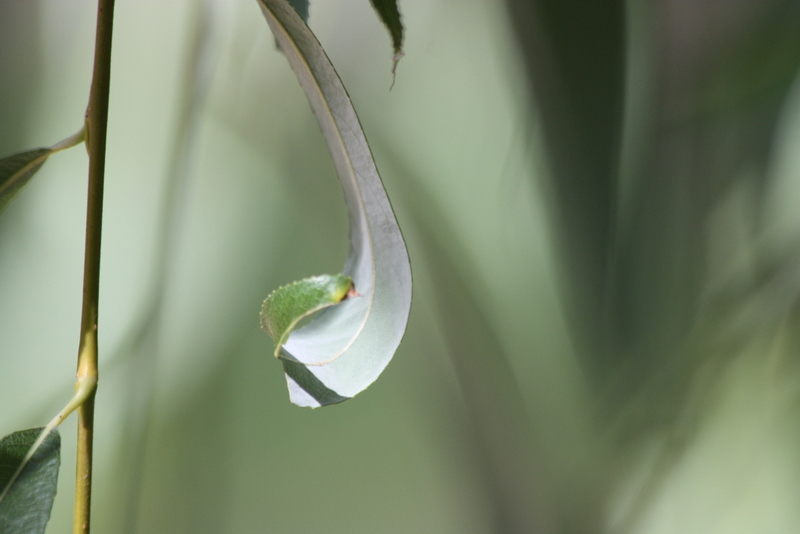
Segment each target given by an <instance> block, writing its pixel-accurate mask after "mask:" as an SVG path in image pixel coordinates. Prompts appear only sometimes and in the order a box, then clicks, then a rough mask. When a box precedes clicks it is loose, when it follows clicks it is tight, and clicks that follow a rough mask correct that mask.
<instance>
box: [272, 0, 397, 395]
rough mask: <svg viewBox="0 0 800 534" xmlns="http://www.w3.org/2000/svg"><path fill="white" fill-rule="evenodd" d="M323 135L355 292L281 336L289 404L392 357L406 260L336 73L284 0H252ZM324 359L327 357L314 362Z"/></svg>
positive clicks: (375, 369) (350, 380)
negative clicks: (342, 209)
mask: <svg viewBox="0 0 800 534" xmlns="http://www.w3.org/2000/svg"><path fill="white" fill-rule="evenodd" d="M258 1H259V5H260V6H261V8H262V11H263V13H264V16H265V17H266V19H267V22H268V23H269V26H270V28H271V29H272V32H273V34H274V35H275V39H276V40H277V41H278V43H279V45H280V48H281V50H282V51H283V52H284V54H285V55H286V57H287V59H288V60H289V63H290V65H291V66H292V69H293V70H294V72H295V75H296V76H297V78H298V80H299V82H300V85H301V86H302V87H303V90H304V91H305V93H306V96H307V97H308V99H309V103H310V104H311V108H312V110H313V111H314V114H315V115H316V117H317V120H318V122H319V125H320V129H321V130H322V133H323V136H324V137H325V139H326V141H327V143H328V148H329V150H330V153H331V156H332V158H333V162H334V166H335V168H336V172H337V174H338V176H339V180H340V182H341V184H342V189H343V190H344V195H345V202H346V205H347V210H348V213H349V217H350V256H349V258H348V261H347V264H346V265H345V268H344V270H343V274H344V275H346V276H350V277H352V279H353V282H354V284H355V287H356V288H357V289H358V292H359V294H360V295H361V296H360V297H359V298H354V299H347V300H345V301H344V302H342V303H341V304H338V305H336V306H333V307H330V308H327V309H325V310H323V311H322V312H321V313H320V315H318V316H317V317H316V318H314V320H313V321H312V322H311V323H309V324H308V325H306V326H304V327H303V328H300V329H299V330H296V331H295V332H294V333H292V334H291V336H289V338H288V340H287V342H286V343H285V345H284V346H283V349H282V357H283V359H282V362H283V364H284V370H285V372H286V376H287V383H288V385H289V391H290V397H291V400H292V402H294V403H295V404H298V405H301V406H312V407H316V406H320V405H325V404H332V403H335V402H341V400H344V399H346V398H349V397H352V396H353V395H355V394H357V393H359V392H360V391H362V390H363V389H365V388H366V387H367V386H368V385H370V384H371V383H372V382H373V381H374V380H375V379H376V378H377V377H378V375H379V374H380V373H381V371H383V369H384V368H385V367H386V365H387V364H388V363H389V361H390V360H391V358H392V356H393V355H394V352H395V350H396V349H397V346H398V345H399V343H400V340H401V339H402V337H403V334H404V332H405V327H406V324H407V322H408V313H409V310H410V306H411V268H410V265H409V261H408V254H407V252H406V248H405V243H404V241H403V238H402V235H401V233H400V229H399V227H398V225H397V221H396V219H395V216H394V213H393V211H392V208H391V205H390V204H389V199H388V197H387V196H386V192H385V190H384V188H383V185H382V183H381V180H380V176H379V175H378V171H377V168H376V167H375V163H374V161H373V158H372V153H371V152H370V149H369V146H368V144H367V140H366V138H365V136H364V133H363V130H362V129H361V125H360V123H359V121H358V117H357V116H356V113H355V109H353V106H352V104H351V102H350V99H349V97H348V96H347V92H346V91H345V88H344V86H343V85H342V82H341V80H340V79H339V77H338V75H337V74H336V71H335V70H334V68H333V66H332V65H331V63H330V61H329V60H328V57H327V56H326V55H325V52H324V51H323V50H322V47H321V46H320V44H319V43H318V42H317V40H316V38H315V37H314V35H313V34H312V33H311V31H310V30H309V29H308V27H307V26H306V25H305V24H304V23H303V21H302V20H300V18H299V17H298V16H297V14H296V13H295V12H294V10H293V9H292V8H291V6H289V4H288V3H287V2H286V0H258ZM319 362H329V363H327V364H325V365H316V366H315V365H313V364H316V363H319Z"/></svg>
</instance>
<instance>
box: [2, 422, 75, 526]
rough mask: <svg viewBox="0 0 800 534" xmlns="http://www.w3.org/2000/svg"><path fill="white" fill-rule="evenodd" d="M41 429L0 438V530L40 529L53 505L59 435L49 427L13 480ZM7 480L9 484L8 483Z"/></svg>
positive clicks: (59, 461) (58, 462) (23, 431)
mask: <svg viewBox="0 0 800 534" xmlns="http://www.w3.org/2000/svg"><path fill="white" fill-rule="evenodd" d="M41 432H42V428H32V429H29V430H20V431H19V432H14V433H13V434H9V435H8V436H5V437H4V438H3V439H2V440H0V532H2V533H3V534H36V533H42V532H44V529H45V526H47V521H48V520H49V519H50V510H51V509H52V508H53V499H55V496H56V485H57V482H58V468H59V465H60V463H61V460H60V451H61V438H60V436H59V434H58V430H53V431H52V432H50V434H49V435H48V436H47V437H46V438H45V439H44V441H43V442H42V444H41V445H40V446H39V448H38V449H37V450H36V451H35V453H34V454H33V456H32V457H31V458H30V460H28V462H27V464H26V465H25V466H24V467H23V469H22V471H21V472H20V473H19V475H18V476H17V477H16V479H13V477H14V475H15V473H16V472H17V469H18V468H19V466H20V465H21V464H22V463H23V461H24V459H25V457H26V455H27V454H28V451H29V450H30V448H31V446H32V445H33V444H34V442H35V441H36V439H37V438H38V437H39V434H40V433H41ZM9 482H10V485H9Z"/></svg>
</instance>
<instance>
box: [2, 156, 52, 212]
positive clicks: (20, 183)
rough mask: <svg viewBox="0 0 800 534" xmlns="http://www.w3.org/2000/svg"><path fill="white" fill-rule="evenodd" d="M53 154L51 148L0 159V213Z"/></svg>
mask: <svg viewBox="0 0 800 534" xmlns="http://www.w3.org/2000/svg"><path fill="white" fill-rule="evenodd" d="M53 152H54V150H53V149H52V148H35V149H33V150H27V151H25V152H19V153H17V154H14V155H12V156H8V157H7V158H3V159H0V213H2V211H3V210H4V209H5V207H6V206H7V205H8V203H9V202H10V201H11V199H13V198H14V196H15V195H16V194H17V193H19V192H20V190H21V189H22V188H23V187H24V186H25V184H27V183H28V181H29V180H30V179H31V178H32V177H33V175H34V174H36V171H38V170H39V169H40V168H41V167H42V165H43V164H44V162H45V161H47V158H48V157H49V156H50V154H52V153H53Z"/></svg>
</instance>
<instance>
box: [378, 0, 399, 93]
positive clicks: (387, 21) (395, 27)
mask: <svg viewBox="0 0 800 534" xmlns="http://www.w3.org/2000/svg"><path fill="white" fill-rule="evenodd" d="M370 2H371V3H372V7H373V8H374V9H375V11H376V12H377V13H378V16H379V17H380V19H381V21H382V22H383V24H384V25H385V26H386V29H388V30H389V35H390V36H391V38H392V48H393V49H394V54H393V55H392V87H394V81H395V74H396V72H397V64H398V63H399V62H400V60H401V59H402V57H403V37H404V35H403V32H404V28H403V22H402V21H401V20H400V10H399V9H397V0H370ZM389 89H391V87H390V88H389Z"/></svg>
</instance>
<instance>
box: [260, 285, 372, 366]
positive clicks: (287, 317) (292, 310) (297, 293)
mask: <svg viewBox="0 0 800 534" xmlns="http://www.w3.org/2000/svg"><path fill="white" fill-rule="evenodd" d="M355 295H356V292H355V288H354V287H353V280H352V279H351V278H350V277H349V276H342V275H335V276H334V275H330V274H323V275H320V276H312V277H311V278H304V279H303V280H298V281H297V282H293V283H291V284H288V285H285V286H282V287H279V288H278V289H276V290H275V291H273V292H272V293H271V294H270V296H268V297H267V298H266V300H265V301H264V304H263V305H262V306H261V326H262V327H263V328H264V330H265V331H266V332H267V334H269V336H270V337H271V338H272V339H273V340H274V341H275V357H276V358H279V357H280V350H281V346H282V345H283V344H284V343H286V339H287V338H288V337H289V334H290V333H291V332H292V330H294V329H295V327H296V326H297V324H298V323H299V322H300V321H301V320H303V319H304V318H306V317H308V316H309V315H311V314H313V313H315V312H318V311H320V310H322V309H324V308H328V307H330V306H334V305H336V304H339V303H340V302H342V301H343V300H344V299H346V298H348V297H352V296H355Z"/></svg>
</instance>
